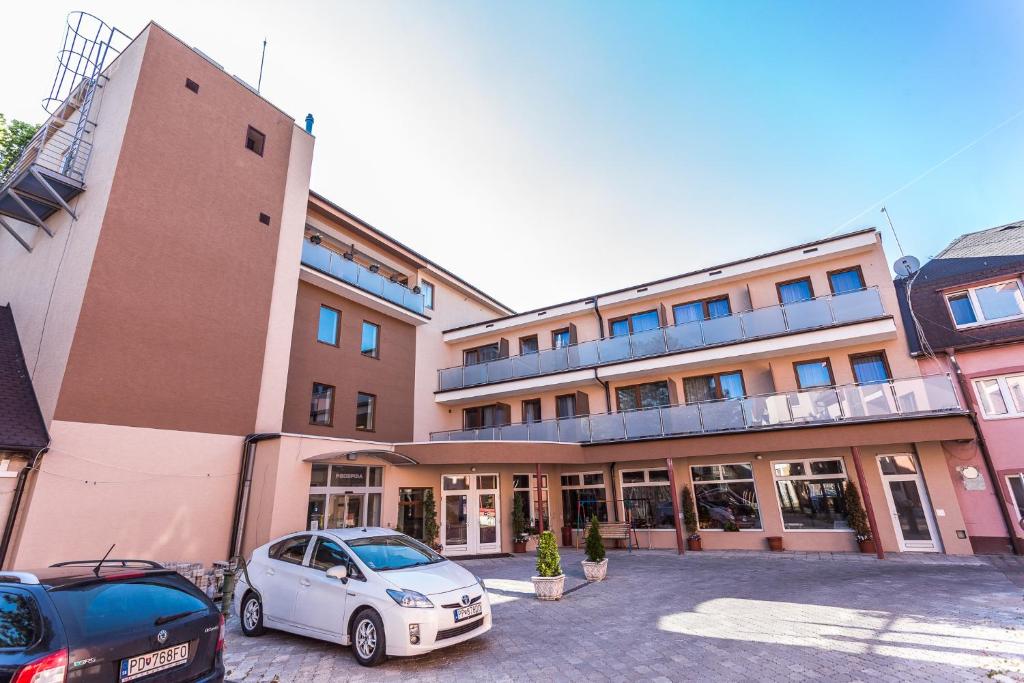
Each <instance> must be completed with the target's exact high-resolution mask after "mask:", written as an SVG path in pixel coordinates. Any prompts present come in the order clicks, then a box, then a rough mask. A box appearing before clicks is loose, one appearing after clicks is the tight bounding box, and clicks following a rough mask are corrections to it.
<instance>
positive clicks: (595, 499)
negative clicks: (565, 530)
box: [562, 472, 608, 529]
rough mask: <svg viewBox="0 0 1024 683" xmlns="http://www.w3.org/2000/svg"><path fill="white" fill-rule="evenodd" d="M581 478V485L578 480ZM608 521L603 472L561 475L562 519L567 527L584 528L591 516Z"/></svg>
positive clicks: (601, 520)
mask: <svg viewBox="0 0 1024 683" xmlns="http://www.w3.org/2000/svg"><path fill="white" fill-rule="evenodd" d="M581 478H582V483H580V480H581ZM595 515H596V516H597V519H598V521H600V522H607V521H608V505H607V498H606V493H605V486H604V473H603V472H584V473H581V474H563V475H562V519H563V520H564V523H565V524H567V525H568V526H572V527H574V528H577V529H583V528H586V525H587V524H588V523H589V522H590V518H591V517H592V516H595Z"/></svg>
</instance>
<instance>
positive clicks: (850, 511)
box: [843, 482, 871, 541]
mask: <svg viewBox="0 0 1024 683" xmlns="http://www.w3.org/2000/svg"><path fill="white" fill-rule="evenodd" d="M843 502H844V503H846V521H847V523H848V524H849V525H850V528H851V529H853V532H854V533H855V534H856V535H857V540H858V541H870V540H871V524H869V523H868V514H867V512H865V511H864V506H863V505H862V504H861V502H860V492H859V491H858V490H857V487H856V486H854V485H853V484H852V483H850V482H847V483H846V490H845V491H843Z"/></svg>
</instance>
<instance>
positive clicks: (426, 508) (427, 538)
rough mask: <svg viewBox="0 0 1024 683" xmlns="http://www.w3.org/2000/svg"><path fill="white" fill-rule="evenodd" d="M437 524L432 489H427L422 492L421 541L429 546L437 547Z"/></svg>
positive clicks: (438, 530) (438, 531) (435, 505)
mask: <svg viewBox="0 0 1024 683" xmlns="http://www.w3.org/2000/svg"><path fill="white" fill-rule="evenodd" d="M440 531H441V530H440V529H439V528H438V525H437V504H436V503H434V489H427V490H426V492H424V494H423V542H424V543H426V544H427V545H429V546H430V547H431V548H435V547H437V537H438V535H439V534H440Z"/></svg>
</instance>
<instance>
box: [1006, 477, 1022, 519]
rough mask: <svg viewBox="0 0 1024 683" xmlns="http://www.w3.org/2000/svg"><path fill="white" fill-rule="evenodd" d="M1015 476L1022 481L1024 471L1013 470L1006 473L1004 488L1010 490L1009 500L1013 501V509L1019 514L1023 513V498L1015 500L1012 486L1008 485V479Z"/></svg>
mask: <svg viewBox="0 0 1024 683" xmlns="http://www.w3.org/2000/svg"><path fill="white" fill-rule="evenodd" d="M1014 477H1016V478H1017V479H1020V480H1021V482H1022V483H1024V472H1014V473H1013V474H1008V475H1006V490H1008V491H1009V492H1010V502H1011V503H1013V509H1014V510H1015V511H1016V512H1017V514H1019V515H1024V500H1017V496H1016V495H1014V493H1013V487H1012V486H1011V485H1010V480H1011V479H1013V478H1014Z"/></svg>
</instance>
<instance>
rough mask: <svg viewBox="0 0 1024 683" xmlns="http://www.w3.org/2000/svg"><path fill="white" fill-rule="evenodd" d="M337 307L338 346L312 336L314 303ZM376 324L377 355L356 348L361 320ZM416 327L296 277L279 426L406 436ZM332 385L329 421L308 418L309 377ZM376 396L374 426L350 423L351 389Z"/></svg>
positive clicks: (381, 437)
mask: <svg viewBox="0 0 1024 683" xmlns="http://www.w3.org/2000/svg"><path fill="white" fill-rule="evenodd" d="M321 305H324V306H329V307H330V308H333V309H335V310H337V311H340V312H341V323H340V330H341V332H340V335H339V338H338V346H331V345H329V344H322V343H320V342H318V341H317V339H316V335H317V326H318V322H319V317H320V306H321ZM364 320H365V321H367V322H371V323H375V324H377V325H380V357H379V358H368V357H366V356H364V355H362V354H361V353H360V351H359V349H360V342H361V338H362V325H363V321H364ZM415 363H416V329H415V328H414V327H413V326H412V325H409V324H406V323H403V322H399V321H397V320H395V319H393V318H390V317H388V316H386V315H382V314H381V313H378V312H377V311H373V310H371V309H369V308H366V307H365V306H361V305H359V304H357V303H354V302H352V301H349V300H348V299H344V298H342V297H340V296H337V295H336V294H333V293H331V292H327V291H324V290H322V289H320V288H318V287H314V286H313V285H311V284H309V283H306V282H300V283H299V292H298V297H297V300H296V305H295V325H294V327H293V331H292V356H291V363H290V365H289V368H288V389H287V395H286V399H285V409H284V431H285V432H289V433H297V434H313V435H316V436H336V437H348V438H353V439H366V440H369V441H408V440H410V439H411V438H412V426H413V377H414V372H415ZM314 382H320V383H322V384H330V385H332V386H334V387H335V394H334V421H333V425H332V426H330V427H327V426H319V425H311V424H309V407H310V405H309V404H310V396H311V392H312V389H313V383H314ZM357 392H364V393H369V394H374V395H375V396H376V397H377V407H376V415H375V421H376V426H375V430H374V431H372V432H367V431H360V430H357V429H356V428H355V424H356V393H357Z"/></svg>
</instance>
